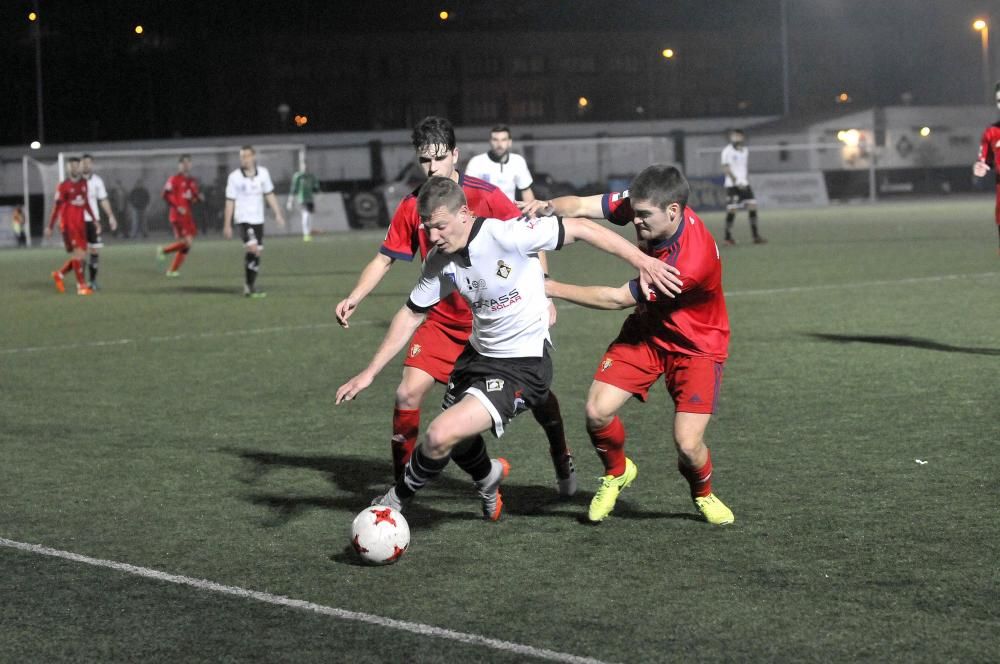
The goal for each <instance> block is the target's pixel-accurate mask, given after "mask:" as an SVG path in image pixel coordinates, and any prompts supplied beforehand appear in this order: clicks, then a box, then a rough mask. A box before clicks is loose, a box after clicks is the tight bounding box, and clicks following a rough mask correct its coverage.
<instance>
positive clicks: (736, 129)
mask: <svg viewBox="0 0 1000 664" xmlns="http://www.w3.org/2000/svg"><path fill="white" fill-rule="evenodd" d="M726 133H727V134H739V135H740V136H746V135H747V133H746V132H745V131H743V130H742V129H740V128H739V127H733V128H732V129H730V130H729V131H727V132H726Z"/></svg>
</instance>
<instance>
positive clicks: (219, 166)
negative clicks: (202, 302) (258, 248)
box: [47, 143, 306, 236]
mask: <svg viewBox="0 0 1000 664" xmlns="http://www.w3.org/2000/svg"><path fill="white" fill-rule="evenodd" d="M240 147H241V146H238V145H233V146H206V147H202V146H191V147H183V148H154V149H148V150H147V149H135V150H92V151H73V152H69V151H65V152H60V153H59V155H58V159H57V162H56V173H57V176H58V180H57V182H58V181H60V180H62V179H63V178H65V177H66V173H67V168H68V166H67V160H68V159H69V158H70V157H71V156H75V157H80V156H82V155H83V154H89V155H90V156H91V157H93V159H94V172H95V173H97V174H98V175H100V176H101V178H102V179H103V180H104V185H105V187H106V188H107V190H108V201H109V203H110V204H111V208H112V210H113V211H114V212H115V216H116V217H118V223H119V225H120V232H122V233H124V234H125V235H127V236H134V235H136V234H143V235H145V234H146V233H165V232H169V231H170V223H169V219H168V210H167V204H166V202H165V201H164V200H163V198H162V196H161V192H162V191H163V185H164V184H166V181H167V178H169V177H170V176H171V175H173V174H174V173H176V172H177V162H178V160H179V158H180V157H181V155H190V156H191V175H192V176H193V177H194V178H195V179H196V180H198V184H199V186H200V188H201V192H202V195H203V196H204V197H205V201H204V203H202V204H199V205H194V206H193V207H192V211H193V213H194V217H195V223H196V224H197V226H198V229H199V232H202V233H211V232H216V231H218V230H220V229H221V228H222V217H223V210H224V208H225V202H226V195H225V190H226V180H227V179H228V177H229V173H231V172H232V171H234V170H236V169H237V168H239V166H240V162H239V153H240ZM254 151H255V152H256V154H257V164H258V165H260V166H264V167H266V168H267V169H268V171H269V172H270V174H271V180H272V181H273V182H274V193H275V195H277V197H278V202H279V204H280V205H281V206H282V209H283V210H284V206H285V203H286V201H287V197H288V191H289V188H290V186H291V181H292V176H293V175H294V174H295V172H296V171H297V170H298V169H299V162H300V159H304V158H305V154H306V147H305V145H302V144H297V143H296V144H259V145H254ZM51 191H54V185H53V186H52V188H51ZM51 191H50V193H48V194H47V196H49V197H50V198H51V197H52V193H51ZM48 205H51V202H49V203H48ZM97 212H98V214H101V215H102V216H103V212H101V211H97ZM265 213H266V214H267V215H268V217H269V218H270V215H271V212H270V209H269V208H267V206H265ZM285 216H286V218H288V220H289V227H288V228H286V229H285V230H284V231H282V230H281V229H280V228H278V227H277V226H274V227H271V228H269V230H268V233H269V234H270V233H281V232H286V233H287V232H294V231H295V230H296V228H293V227H292V226H293V225H294V224H293V223H292V222H295V223H297V215H295V214H288V213H285Z"/></svg>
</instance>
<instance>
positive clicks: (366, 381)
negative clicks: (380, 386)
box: [336, 371, 372, 405]
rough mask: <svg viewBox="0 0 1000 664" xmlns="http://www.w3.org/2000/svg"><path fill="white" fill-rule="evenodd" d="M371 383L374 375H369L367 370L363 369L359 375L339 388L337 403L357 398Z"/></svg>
mask: <svg viewBox="0 0 1000 664" xmlns="http://www.w3.org/2000/svg"><path fill="white" fill-rule="evenodd" d="M371 384H372V376H369V375H368V373H367V372H365V371H362V372H361V373H359V374H358V375H357V376H355V377H354V378H352V379H350V380H349V381H347V382H346V383H344V384H343V385H341V386H340V387H339V388H337V401H336V403H337V405H340V404H342V403H344V402H345V401H352V400H354V399H356V398H357V396H358V393H360V392H361V391H362V390H364V389H366V388H367V387H368V386H369V385H371Z"/></svg>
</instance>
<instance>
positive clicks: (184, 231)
mask: <svg viewBox="0 0 1000 664" xmlns="http://www.w3.org/2000/svg"><path fill="white" fill-rule="evenodd" d="M162 196H163V200H165V201H166V202H167V207H168V208H169V209H170V227H171V228H172V229H173V230H174V240H175V241H174V242H173V243H171V244H168V245H167V246H165V247H157V248H156V257H157V259H159V260H161V261H162V260H164V258H165V256H166V254H174V260H173V261H172V262H171V263H170V267H169V268H168V269H167V276H168V277H177V276H180V272H179V270H180V269H181V265H182V264H183V263H184V259H186V258H187V255H188V252H190V251H191V244H192V243H193V242H194V236H195V235H197V234H198V227H197V226H196V225H195V223H194V210H193V209H192V205H193V204H194V203H198V202H201V201H204V200H205V198H204V196H202V195H201V190H200V189H199V188H198V181H197V180H195V179H194V177H192V176H191V155H188V154H182V155H181V157H180V159H178V160H177V172H176V173H174V174H173V175H171V176H170V177H169V178H167V182H166V184H164V185H163V193H162Z"/></svg>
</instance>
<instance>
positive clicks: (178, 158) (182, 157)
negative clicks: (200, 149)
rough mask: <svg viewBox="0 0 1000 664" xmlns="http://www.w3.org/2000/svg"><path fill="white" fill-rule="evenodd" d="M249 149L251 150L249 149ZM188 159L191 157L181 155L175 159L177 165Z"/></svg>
mask: <svg viewBox="0 0 1000 664" xmlns="http://www.w3.org/2000/svg"><path fill="white" fill-rule="evenodd" d="M250 149H251V150H252V149H253V148H250ZM190 158H191V155H189V154H182V155H181V156H179V157H177V163H178V164H179V163H180V162H182V161H184V160H185V159H190Z"/></svg>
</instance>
